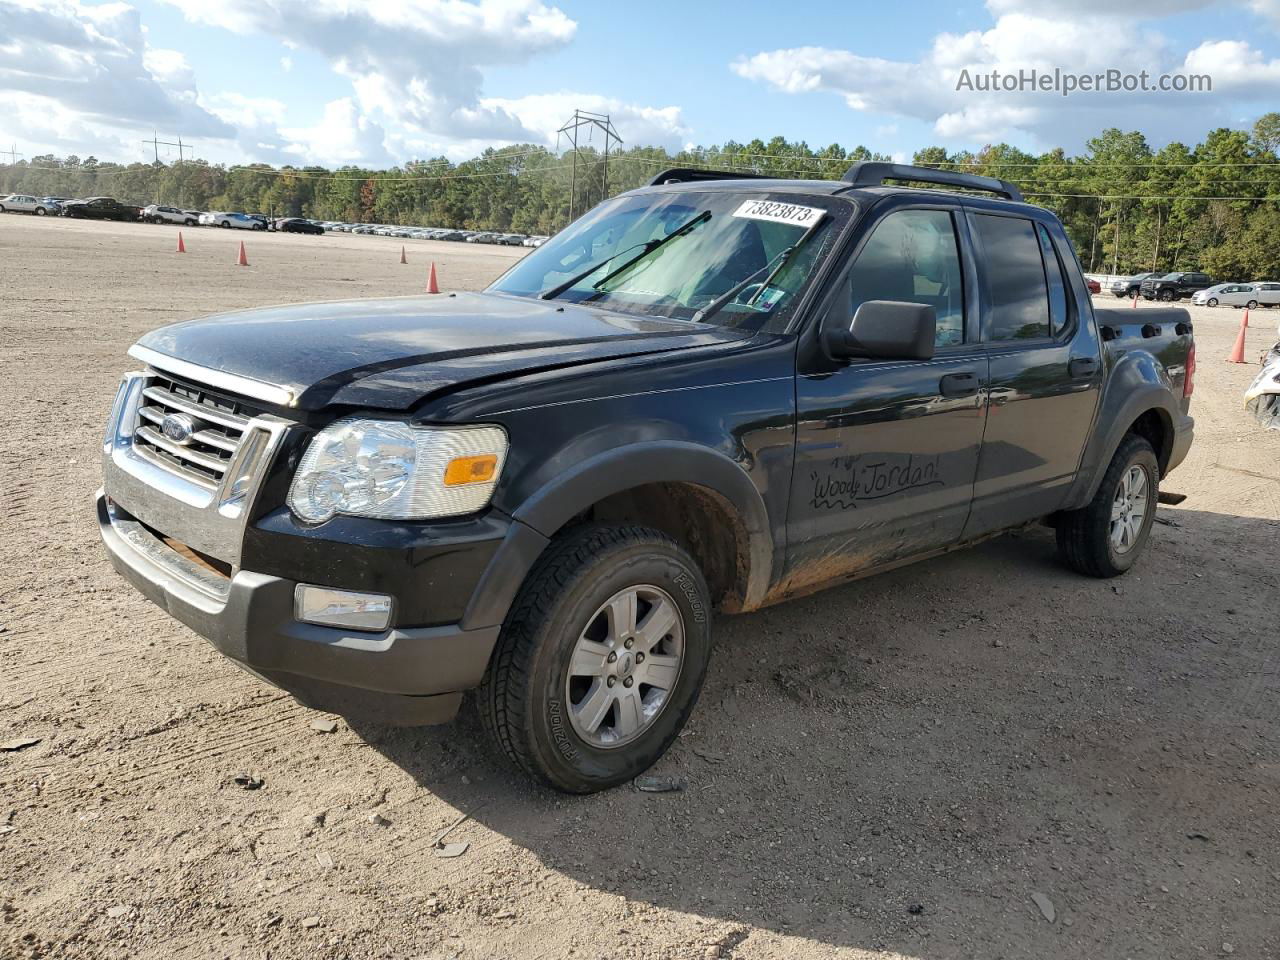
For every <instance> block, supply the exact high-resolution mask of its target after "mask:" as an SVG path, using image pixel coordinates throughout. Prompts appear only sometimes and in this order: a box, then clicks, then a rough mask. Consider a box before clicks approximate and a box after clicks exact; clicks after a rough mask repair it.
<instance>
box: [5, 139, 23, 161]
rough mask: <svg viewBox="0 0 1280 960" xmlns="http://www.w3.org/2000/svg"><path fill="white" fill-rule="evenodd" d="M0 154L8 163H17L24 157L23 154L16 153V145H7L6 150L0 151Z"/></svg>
mask: <svg viewBox="0 0 1280 960" xmlns="http://www.w3.org/2000/svg"><path fill="white" fill-rule="evenodd" d="M0 154H3V155H4V156H6V157H8V158H9V162H10V163H17V162H18V158H19V157H21V156H25V154H21V153H19V152H18V145H17V144H16V143H11V144H9V149H8V150H0Z"/></svg>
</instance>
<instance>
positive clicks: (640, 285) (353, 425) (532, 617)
mask: <svg viewBox="0 0 1280 960" xmlns="http://www.w3.org/2000/svg"><path fill="white" fill-rule="evenodd" d="M906 183H912V184H918V185H924V186H925V187H926V188H925V189H921V188H919V187H917V186H904V185H903V184H906ZM939 188H941V189H939ZM1137 320H1141V323H1138V322H1136V320H1135V318H1134V317H1133V316H1132V315H1131V311H1123V310H1120V311H1095V310H1094V308H1093V307H1092V302H1091V299H1090V296H1089V292H1088V289H1087V287H1086V286H1085V281H1084V277H1083V275H1082V273H1081V270H1080V267H1079V264H1078V262H1077V260H1076V257H1075V254H1074V252H1073V251H1072V248H1071V245H1070V242H1069V240H1068V238H1067V236H1066V234H1065V232H1064V231H1063V229H1062V226H1061V224H1060V223H1059V222H1058V220H1057V218H1056V217H1054V215H1053V214H1052V213H1050V212H1049V211H1047V210H1044V209H1042V208H1039V207H1035V206H1033V205H1030V204H1027V203H1025V202H1023V200H1022V198H1021V196H1020V194H1019V193H1018V191H1017V189H1016V187H1014V186H1013V185H1011V184H1008V183H1005V182H1003V181H998V180H992V179H989V178H984V177H975V176H970V175H963V174H954V173H949V172H943V171H936V170H928V169H924V168H917V167H905V166H900V165H893V164H882V163H864V164H857V165H855V166H854V167H853V168H851V169H850V171H849V172H848V173H847V174H846V176H845V178H844V179H842V180H839V181H794V180H771V179H765V178H757V177H745V176H741V175H735V174H730V173H716V172H709V171H703V170H688V169H676V170H669V171H665V172H664V173H662V174H660V175H658V176H657V177H655V178H654V180H653V182H652V183H651V184H650V185H648V186H647V187H644V188H641V189H639V190H634V191H630V192H628V193H626V194H623V195H621V196H619V197H616V198H614V199H611V200H608V201H606V202H604V203H602V204H601V205H600V206H598V207H597V208H595V209H594V210H592V211H590V212H588V213H587V214H586V215H585V216H583V217H582V218H581V219H579V220H578V221H576V222H575V223H573V224H571V225H570V226H568V227H566V228H565V229H564V230H563V231H561V232H560V233H559V234H557V235H556V236H555V237H554V238H552V239H551V240H549V241H548V242H547V243H546V244H544V245H543V246H541V247H539V248H537V249H536V250H534V251H532V252H530V253H529V254H528V255H527V256H526V257H525V258H524V259H522V260H521V261H519V262H518V263H516V264H515V265H514V266H513V267H512V268H511V269H510V270H508V271H507V272H506V273H505V274H504V275H503V276H501V277H499V278H498V279H497V280H495V281H494V282H493V283H492V284H491V285H490V286H489V287H488V288H487V289H486V290H484V291H482V292H479V293H457V294H450V295H445V296H435V297H430V296H428V297H410V298H391V299H384V300H368V301H346V302H338V303H324V304H302V305H292V306H281V307H271V308H265V309H258V310H248V311H241V312H238V313H231V314H226V315H223V316H219V317H213V318H205V319H200V320H194V321H188V322H185V323H179V324H175V325H172V326H169V327H165V328H162V329H160V330H157V331H153V332H152V333H150V334H148V335H146V336H145V337H143V338H142V339H141V340H140V341H139V342H138V344H136V345H135V346H134V348H132V350H131V351H130V352H131V354H132V355H133V356H134V357H135V358H136V359H137V360H138V361H139V362H140V363H141V367H140V368H139V369H138V370H137V371H135V372H133V373H131V374H129V375H127V376H126V377H125V379H124V382H123V383H122V385H121V388H120V391H119V393H118V395H117V398H116V401H115V404H114V407H113V410H112V412H111V416H110V423H109V426H108V431H107V436H106V438H105V441H104V448H103V465H104V489H103V490H102V491H100V492H99V494H98V498H97V510H98V519H99V526H100V530H101V532H102V536H103V540H104V543H105V544H106V546H107V549H108V551H109V553H110V555H111V557H112V561H113V563H114V565H115V566H116V568H117V570H119V571H120V572H121V573H122V574H123V575H124V576H126V577H127V578H128V579H129V580H130V581H131V582H133V583H134V584H135V585H136V586H137V587H138V588H139V589H141V590H142V591H143V592H144V593H146V594H147V595H148V596H149V597H151V598H152V599H153V600H155V601H156V602H157V603H158V604H160V605H161V606H163V607H164V608H165V609H166V610H168V611H169V612H170V613H171V614H173V615H174V616H175V617H176V618H177V619H179V620H181V621H183V622H184V623H186V624H188V625H189V626H191V627H192V628H193V629H195V630H196V631H197V632H199V633H200V634H202V635H203V636H205V637H206V638H208V639H209V640H210V642H212V643H213V644H214V645H215V646H216V647H217V648H218V649H220V650H221V651H222V652H224V653H225V654H227V655H228V656H229V657H231V658H232V659H233V660H235V661H236V662H238V663H240V664H241V665H243V666H245V667H246V668H247V669H249V670H251V671H252V672H254V673H255V674H257V675H258V676H260V677H262V678H264V679H266V680H267V681H269V682H271V683H274V684H277V685H278V686H280V687H282V688H284V689H286V690H288V691H289V692H291V693H292V694H293V695H294V696H295V697H297V698H298V699H299V700H301V701H302V702H303V703H307V704H309V705H313V706H316V707H318V708H323V709H328V710H333V711H336V712H341V713H347V714H349V715H363V716H367V717H373V718H376V719H381V720H384V721H386V722H391V723H403V724H415V723H433V722H442V721H445V720H448V719H449V718H451V717H452V716H453V715H454V713H455V712H456V710H457V709H458V706H459V704H460V702H461V699H462V694H463V693H464V692H465V691H468V690H471V689H476V690H477V694H476V701H477V704H478V707H479V710H480V715H481V719H482V721H483V722H484V724H485V725H486V727H487V728H488V729H489V730H490V731H491V733H492V734H493V737H494V739H495V741H496V742H497V743H498V744H499V746H500V748H501V749H502V750H503V752H504V753H506V755H507V756H508V757H509V758H510V759H511V760H512V761H513V762H514V763H515V764H516V765H518V766H519V767H521V768H522V769H524V770H526V771H527V772H529V773H530V774H532V775H534V776H536V777H538V778H540V779H542V780H543V781H545V782H547V783H548V784H550V785H552V786H554V787H556V788H557V789H561V790H565V791H569V792H589V791H592V790H599V789H603V788H606V787H609V786H613V785H616V784H618V783H621V782H624V781H625V780H627V779H629V778H631V777H634V776H635V775H636V774H638V773H639V772H641V771H643V770H644V769H645V768H647V767H648V766H649V765H650V764H652V763H653V762H654V761H655V760H656V759H657V758H658V757H660V756H661V755H662V753H663V752H664V751H665V750H666V749H667V747H668V746H669V745H670V744H671V742H672V741H673V740H674V738H675V737H676V736H677V735H678V733H679V731H680V729H681V728H682V726H683V724H684V722H685V720H686V719H687V717H688V716H689V714H690V712H691V711H692V710H693V708H694V705H695V703H696V701H697V697H698V693H699V691H700V690H701V687H702V683H703V679H704V677H705V675H706V670H707V664H708V662H709V658H710V656H711V635H712V625H713V622H714V619H715V615H716V614H732V613H739V612H745V611H750V610H756V609H759V608H761V607H763V606H765V605H768V604H771V603H776V602H779V601H781V600H785V599H787V598H789V597H793V596H796V595H800V594H803V593H808V592H811V591H813V590H818V589H821V588H824V587H828V586H831V585H833V584H837V583H841V582H845V581H848V580H850V579H854V578H857V577H862V576H867V575H870V574H873V573H876V572H879V571H882V570H887V569H891V568H893V567H895V566H898V565H901V564H904V563H908V562H912V561H915V560H919V559H923V558H926V557H931V556H936V555H938V554H940V553H943V552H946V551H950V550H955V549H958V548H961V547H963V546H966V545H969V544H972V543H974V542H977V541H979V540H981V539H984V538H986V537H989V536H992V535H995V534H997V533H1000V532H1002V531H1005V530H1009V529H1013V528H1016V527H1019V526H1022V525H1025V524H1028V523H1034V522H1041V521H1043V522H1048V523H1050V524H1051V525H1053V526H1054V527H1055V528H1056V530H1057V539H1058V546H1059V550H1060V552H1061V554H1062V557H1063V559H1064V561H1065V565H1066V566H1067V567H1069V568H1073V569H1074V570H1076V571H1078V572H1080V573H1083V574H1086V575H1091V576H1100V577H1105V576H1116V575H1119V574H1122V573H1124V572H1125V571H1126V570H1128V569H1129V568H1130V567H1132V566H1133V564H1134V563H1135V562H1137V560H1138V558H1139V556H1140V555H1141V553H1142V551H1143V548H1144V546H1145V544H1146V541H1147V539H1148V537H1149V535H1150V531H1151V525H1152V522H1153V520H1154V515H1155V504H1156V502H1157V499H1158V496H1159V490H1158V486H1159V483H1160V480H1161V479H1162V478H1163V477H1164V476H1165V475H1167V473H1168V472H1169V471H1170V470H1172V469H1173V468H1174V467H1176V466H1177V465H1178V463H1179V462H1180V461H1181V460H1182V459H1183V457H1184V456H1185V454H1186V451H1187V448H1188V447H1189V445H1190V442H1191V435H1192V421H1191V418H1190V417H1189V415H1188V408H1189V404H1190V397H1191V393H1192V388H1193V373H1194V343H1193V336H1192V329H1191V324H1190V320H1189V318H1188V316H1187V314H1186V313H1185V311H1181V310H1177V309H1170V310H1149V311H1144V312H1143V313H1142V315H1141V316H1140V317H1138V318H1137Z"/></svg>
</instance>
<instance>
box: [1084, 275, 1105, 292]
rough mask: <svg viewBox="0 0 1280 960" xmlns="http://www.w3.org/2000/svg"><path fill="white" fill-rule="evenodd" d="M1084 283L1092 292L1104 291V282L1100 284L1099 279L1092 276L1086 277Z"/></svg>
mask: <svg viewBox="0 0 1280 960" xmlns="http://www.w3.org/2000/svg"><path fill="white" fill-rule="evenodd" d="M1084 285H1085V286H1086V287H1088V288H1089V292H1090V293H1101V292H1102V284H1100V283H1099V282H1098V281H1097V280H1094V279H1093V278H1092V277H1085V278H1084Z"/></svg>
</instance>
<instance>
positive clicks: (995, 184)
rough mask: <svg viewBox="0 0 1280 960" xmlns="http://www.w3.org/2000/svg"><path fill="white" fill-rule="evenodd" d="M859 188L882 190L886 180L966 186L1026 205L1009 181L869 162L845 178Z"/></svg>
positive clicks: (969, 188) (859, 166) (856, 167)
mask: <svg viewBox="0 0 1280 960" xmlns="http://www.w3.org/2000/svg"><path fill="white" fill-rule="evenodd" d="M842 179H843V180H844V181H845V182H846V183H850V184H852V185H853V186H855V187H878V186H880V184H882V183H884V181H886V180H909V181H912V182H915V183H936V184H938V185H939V186H944V187H963V188H964V189H966V190H981V191H982V192H983V193H995V194H999V195H1000V196H1002V197H1005V198H1007V199H1009V200H1016V201H1018V202H1019V203H1021V202H1022V191H1021V190H1019V189H1018V188H1017V187H1015V186H1014V185H1013V184H1012V183H1010V182H1009V181H1008V180H997V179H996V178H995V177H980V176H978V175H977V174H976V173H955V172H953V171H951V170H934V169H932V168H930V167H913V166H911V165H910V164H906V163H884V162H882V161H879V160H865V161H863V162H862V163H855V164H854V165H853V166H852V167H850V168H849V169H848V170H846V171H845V175H844V177H843V178H842Z"/></svg>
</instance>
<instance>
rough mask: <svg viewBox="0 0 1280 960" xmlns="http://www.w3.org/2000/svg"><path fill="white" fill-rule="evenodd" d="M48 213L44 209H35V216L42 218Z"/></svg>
mask: <svg viewBox="0 0 1280 960" xmlns="http://www.w3.org/2000/svg"><path fill="white" fill-rule="evenodd" d="M47 212H48V211H47V210H45V208H44V207H36V216H37V217H43V216H44V215H45V214H46V213H47Z"/></svg>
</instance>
